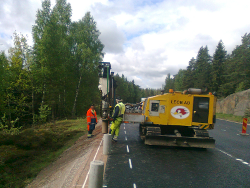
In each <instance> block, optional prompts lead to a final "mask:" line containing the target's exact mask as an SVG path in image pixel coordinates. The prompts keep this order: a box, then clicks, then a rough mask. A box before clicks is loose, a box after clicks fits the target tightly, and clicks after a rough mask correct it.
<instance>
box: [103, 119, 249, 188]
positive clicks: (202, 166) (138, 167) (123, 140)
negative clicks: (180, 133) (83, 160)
mask: <svg viewBox="0 0 250 188" xmlns="http://www.w3.org/2000/svg"><path fill="white" fill-rule="evenodd" d="M138 126H139V125H138V124H122V126H121V129H120V135H119V138H118V142H117V143H113V144H112V153H111V155H109V156H108V161H107V166H106V171H105V177H104V187H108V188H130V187H131V188H135V187H136V188H147V187H152V188H153V187H156V188H158V187H164V188H165V187H192V188H196V187H197V188H203V187H226V188H229V187H234V188H235V187H237V188H238V187H250V177H249V176H250V136H241V135H239V133H240V131H241V125H240V124H237V123H232V122H227V121H224V120H217V123H216V124H215V129H214V130H212V131H210V136H212V137H214V138H215V140H216V148H215V149H207V150H204V149H192V148H174V147H171V148H170V147H159V146H147V145H144V144H143V142H142V141H141V140H140V138H139V133H138V129H139V128H138ZM249 128H250V127H249Z"/></svg>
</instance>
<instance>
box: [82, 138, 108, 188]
mask: <svg viewBox="0 0 250 188" xmlns="http://www.w3.org/2000/svg"><path fill="white" fill-rule="evenodd" d="M102 140H103V139H102ZM102 140H101V142H100V145H99V147H98V149H97V150H96V153H95V156H94V159H93V161H94V160H95V158H96V156H97V153H98V151H99V149H100V147H101V144H102ZM89 171H90V169H89ZM89 171H88V173H87V175H86V178H85V181H84V183H83V185H82V188H84V187H85V185H86V182H87V179H88V177H89Z"/></svg>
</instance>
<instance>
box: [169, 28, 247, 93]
mask: <svg viewBox="0 0 250 188" xmlns="http://www.w3.org/2000/svg"><path fill="white" fill-rule="evenodd" d="M188 88H201V89H205V88H207V89H208V91H211V92H215V93H216V94H217V96H218V97H219V98H223V97H226V96H228V95H230V94H232V93H235V92H239V91H243V90H246V89H249V88H250V34H247V33H246V34H245V35H244V36H242V39H241V44H240V45H237V46H236V47H235V48H234V50H233V51H232V53H231V54H228V53H227V51H226V49H225V46H224V44H223V42H222V40H220V41H219V43H218V45H217V46H216V49H215V52H214V54H213V56H211V55H210V54H209V50H208V47H207V46H205V47H204V46H202V47H200V49H199V51H198V54H197V56H196V58H194V57H192V58H191V60H190V61H189V64H188V66H187V68H186V69H180V70H179V72H178V73H177V74H176V75H170V74H168V75H167V77H166V80H165V92H168V90H169V89H174V90H177V91H182V90H185V89H188Z"/></svg>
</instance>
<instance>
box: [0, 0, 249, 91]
mask: <svg viewBox="0 0 250 188" xmlns="http://www.w3.org/2000/svg"><path fill="white" fill-rule="evenodd" d="M68 2H69V3H70V4H71V7H72V20H73V21H76V20H79V19H81V18H82V17H83V16H84V14H85V13H86V12H87V11H90V12H91V14H92V15H93V17H94V19H95V21H96V22H97V27H98V29H99V30H100V32H101V35H100V39H101V41H102V42H103V44H104V45H105V49H104V52H105V57H104V61H105V62H110V63H111V64H112V71H113V72H115V73H119V74H120V75H121V74H124V75H125V76H126V77H127V78H128V80H133V79H134V80H135V83H136V84H138V85H140V86H141V87H143V88H146V87H150V88H160V87H162V84H164V81H165V78H166V75H167V74H168V73H170V74H171V75H174V74H176V73H177V72H178V70H179V69H183V68H186V66H187V65H188V62H189V60H190V59H191V58H192V57H196V55H197V52H198V50H199V48H200V47H201V46H206V45H207V46H208V49H209V53H210V55H213V53H214V50H215V48H216V46H217V44H218V42H219V41H220V40H222V41H223V42H224V45H225V47H226V50H227V51H228V52H229V53H231V51H232V50H233V49H234V48H235V46H236V45H239V44H240V43H241V36H243V35H244V34H245V33H248V32H249V31H250V22H249V17H250V11H249V7H250V1H245V0H220V1H216V0H197V1H194V0H165V1H164V0H161V1H150V0H148V1H143V0H136V1H135V0H126V1H120V0H112V1H109V0H90V1H79V0H68ZM0 3H1V4H0V44H3V45H0V50H7V49H8V48H9V47H11V46H12V45H13V44H12V41H11V39H10V37H8V36H11V35H12V34H13V32H14V31H15V30H16V31H17V33H20V32H21V33H22V34H24V35H27V36H28V41H29V43H30V45H32V35H31V28H32V25H33V24H34V22H35V15H36V11H37V10H38V8H41V0H22V1H19V0H8V1H7V0H4V1H0ZM54 4H55V0H52V6H53V5H54ZM2 36H4V37H2Z"/></svg>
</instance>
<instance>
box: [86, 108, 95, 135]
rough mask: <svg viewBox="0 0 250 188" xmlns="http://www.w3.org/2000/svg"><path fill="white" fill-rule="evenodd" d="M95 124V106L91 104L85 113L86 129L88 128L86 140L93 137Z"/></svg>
mask: <svg viewBox="0 0 250 188" xmlns="http://www.w3.org/2000/svg"><path fill="white" fill-rule="evenodd" d="M96 124H97V116H96V111H95V106H94V105H93V104H92V105H91V107H90V109H89V110H88V111H87V128H88V138H91V137H92V136H93V134H92V132H93V130H95V125H96Z"/></svg>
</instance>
